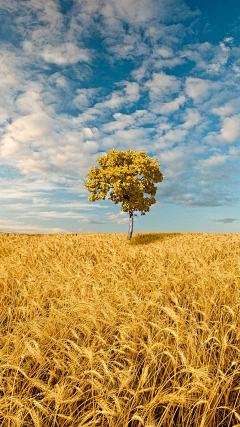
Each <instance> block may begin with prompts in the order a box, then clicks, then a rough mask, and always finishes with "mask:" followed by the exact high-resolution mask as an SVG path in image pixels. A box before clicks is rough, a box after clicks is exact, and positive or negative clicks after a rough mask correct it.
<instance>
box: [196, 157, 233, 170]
mask: <svg viewBox="0 0 240 427" xmlns="http://www.w3.org/2000/svg"><path fill="white" fill-rule="evenodd" d="M227 158H228V156H226V155H223V154H215V155H213V156H210V157H209V158H208V159H205V160H199V161H198V162H197V165H196V166H194V169H204V168H209V167H212V166H219V165H223V164H224V163H225V162H226V159H227Z"/></svg>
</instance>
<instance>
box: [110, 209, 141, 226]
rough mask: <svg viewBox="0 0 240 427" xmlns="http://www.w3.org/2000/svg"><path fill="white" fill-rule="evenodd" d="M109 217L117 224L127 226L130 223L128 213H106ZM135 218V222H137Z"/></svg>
mask: <svg viewBox="0 0 240 427" xmlns="http://www.w3.org/2000/svg"><path fill="white" fill-rule="evenodd" d="M106 215H108V220H111V221H112V222H114V223H116V224H127V223H129V217H128V216H127V212H126V213H125V212H123V211H121V212H119V213H118V214H111V213H110V212H108V213H106ZM135 218H136V217H134V222H135V221H136V219H135Z"/></svg>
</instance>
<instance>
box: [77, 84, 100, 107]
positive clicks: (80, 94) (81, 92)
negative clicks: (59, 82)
mask: <svg viewBox="0 0 240 427" xmlns="http://www.w3.org/2000/svg"><path fill="white" fill-rule="evenodd" d="M76 92H77V96H76V97H75V98H74V99H73V104H74V106H75V107H77V108H78V109H79V110H85V109H86V108H87V107H89V105H90V104H91V103H92V102H93V100H94V98H95V96H96V95H97V89H95V88H89V89H77V91H76Z"/></svg>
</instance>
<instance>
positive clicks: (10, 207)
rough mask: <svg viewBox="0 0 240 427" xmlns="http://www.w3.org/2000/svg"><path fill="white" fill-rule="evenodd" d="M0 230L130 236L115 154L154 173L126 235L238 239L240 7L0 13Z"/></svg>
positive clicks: (105, 5) (163, 1)
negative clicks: (101, 189)
mask: <svg viewBox="0 0 240 427" xmlns="http://www.w3.org/2000/svg"><path fill="white" fill-rule="evenodd" d="M0 4H1V6H0V7H1V19H2V22H1V26H0V37H1V46H0V48H1V52H0V87H1V97H0V178H1V186H0V206H1V207H0V231H1V232H5V233H8V232H10V233H33V234H35V233H37V234H48V233H127V231H128V222H129V217H128V214H127V213H125V212H122V211H121V204H118V205H115V204H114V203H113V202H112V201H111V200H107V199H106V200H100V201H96V202H90V201H89V200H88V197H89V196H90V193H89V192H88V190H87V189H86V187H85V186H84V182H85V181H86V180H87V178H86V174H87V173H88V172H89V170H90V169H91V167H93V166H95V167H96V166H98V163H97V162H96V160H97V158H98V157H99V156H102V155H106V154H107V151H111V150H112V149H113V148H114V147H115V148H116V150H119V151H127V150H129V149H130V150H132V151H142V150H145V152H146V154H147V155H148V156H150V157H152V158H153V159H158V161H159V162H160V164H161V166H160V170H161V172H162V173H163V175H164V179H163V181H162V182H161V183H158V184H156V186H157V192H156V196H155V198H156V204H155V205H152V206H151V208H150V211H149V212H148V213H146V216H141V214H140V213H138V217H137V218H134V228H133V233H150V232H156V233H161V232H164V233H168V232H183V233H190V232H194V233H240V205H239V203H240V190H239V188H240V186H239V179H240V173H239V169H240V168H239V166H240V161H239V158H240V157H239V155H240V146H239V142H240V5H239V1H238V0H230V1H228V2H226V1H225V0H221V1H218V2H210V1H209V0H208V1H207V0H186V1H185V2H184V1H182V0H121V1H118V0H8V2H6V1H3V0H1V1H0Z"/></svg>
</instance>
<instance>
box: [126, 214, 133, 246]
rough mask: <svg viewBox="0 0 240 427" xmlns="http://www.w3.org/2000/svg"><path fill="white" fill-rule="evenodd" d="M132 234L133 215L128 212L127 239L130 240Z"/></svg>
mask: <svg viewBox="0 0 240 427" xmlns="http://www.w3.org/2000/svg"><path fill="white" fill-rule="evenodd" d="M132 232H133V213H132V212H129V229H128V236H127V238H128V239H129V240H130V239H131V237H132Z"/></svg>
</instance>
